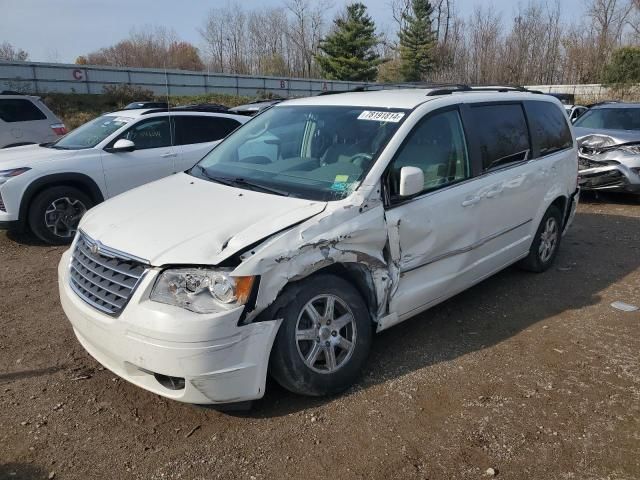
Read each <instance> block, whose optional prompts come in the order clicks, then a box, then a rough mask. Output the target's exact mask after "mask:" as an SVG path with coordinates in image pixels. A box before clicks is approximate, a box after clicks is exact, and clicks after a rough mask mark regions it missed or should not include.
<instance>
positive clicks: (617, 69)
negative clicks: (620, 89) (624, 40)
mask: <svg viewBox="0 0 640 480" xmlns="http://www.w3.org/2000/svg"><path fill="white" fill-rule="evenodd" d="M603 81H604V83H606V84H607V85H612V86H624V85H632V84H635V83H638V82H640V47H623V48H619V49H618V50H616V51H615V52H613V57H612V59H611V62H610V63H609V65H607V66H606V68H605V70H604V75H603Z"/></svg>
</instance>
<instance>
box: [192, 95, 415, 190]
mask: <svg viewBox="0 0 640 480" xmlns="http://www.w3.org/2000/svg"><path fill="white" fill-rule="evenodd" d="M380 110H381V109H378V110H376V109H373V108H361V107H342V106H286V105H282V106H277V107H273V108H271V109H269V110H267V111H265V112H264V113H262V114H260V115H258V116H257V117H255V118H254V119H253V120H251V121H250V122H248V123H247V124H245V125H244V126H243V127H241V128H239V129H238V130H236V131H235V132H234V133H233V134H232V135H230V136H229V137H228V138H227V139H226V140H224V141H223V142H222V143H221V144H220V145H218V146H217V147H216V148H215V149H214V150H212V151H211V152H210V153H209V154H208V155H207V156H206V157H204V158H203V159H202V160H201V161H200V163H199V164H198V165H196V167H194V168H193V169H192V171H191V174H192V175H194V176H198V177H200V178H206V179H210V180H213V181H219V182H221V183H228V184H232V185H235V186H239V187H241V188H252V187H253V188H255V189H259V190H261V191H269V192H271V193H276V194H281V195H287V196H289V195H290V196H294V197H300V198H308V199H312V200H339V199H342V198H344V197H346V196H347V195H349V194H350V193H351V192H352V191H353V190H354V189H355V188H356V187H357V186H358V185H359V183H360V181H361V180H362V179H363V178H364V176H365V175H366V173H367V172H368V170H369V168H370V167H371V165H372V164H373V162H374V161H375V159H376V156H377V155H378V153H379V152H380V151H381V150H382V148H383V147H384V146H385V145H386V143H387V142H388V140H389V139H390V138H391V136H392V135H393V134H394V133H395V132H396V130H397V129H398V127H399V126H400V124H401V123H402V120H404V118H405V116H406V115H407V112H406V111H402V110H384V111H380Z"/></svg>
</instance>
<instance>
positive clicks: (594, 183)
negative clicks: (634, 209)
mask: <svg viewBox="0 0 640 480" xmlns="http://www.w3.org/2000/svg"><path fill="white" fill-rule="evenodd" d="M635 137H636V138H635V139H634V140H631V137H630V136H629V135H620V136H615V135H603V134H594V135H587V136H584V137H582V138H579V139H578V142H579V145H580V147H579V150H578V156H579V164H578V165H579V175H580V176H579V182H580V186H581V187H582V188H584V189H586V190H603V191H617V192H636V193H637V192H640V138H637V135H636V136H635Z"/></svg>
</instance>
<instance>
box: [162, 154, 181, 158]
mask: <svg viewBox="0 0 640 480" xmlns="http://www.w3.org/2000/svg"><path fill="white" fill-rule="evenodd" d="M177 156H178V154H177V153H163V154H162V155H160V157H162V158H172V157H177Z"/></svg>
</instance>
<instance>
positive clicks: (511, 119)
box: [471, 104, 531, 171]
mask: <svg viewBox="0 0 640 480" xmlns="http://www.w3.org/2000/svg"><path fill="white" fill-rule="evenodd" d="M471 116H472V121H473V126H474V129H475V133H476V135H477V140H478V142H479V144H480V155H481V158H482V167H483V170H485V171H486V170H491V169H494V168H499V167H503V166H505V165H508V164H510V163H515V162H520V161H523V160H526V159H528V158H530V156H531V145H529V130H528V128H527V122H526V120H525V116H524V110H523V109H522V106H521V105H520V104H508V105H481V106H477V107H472V108H471Z"/></svg>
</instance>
